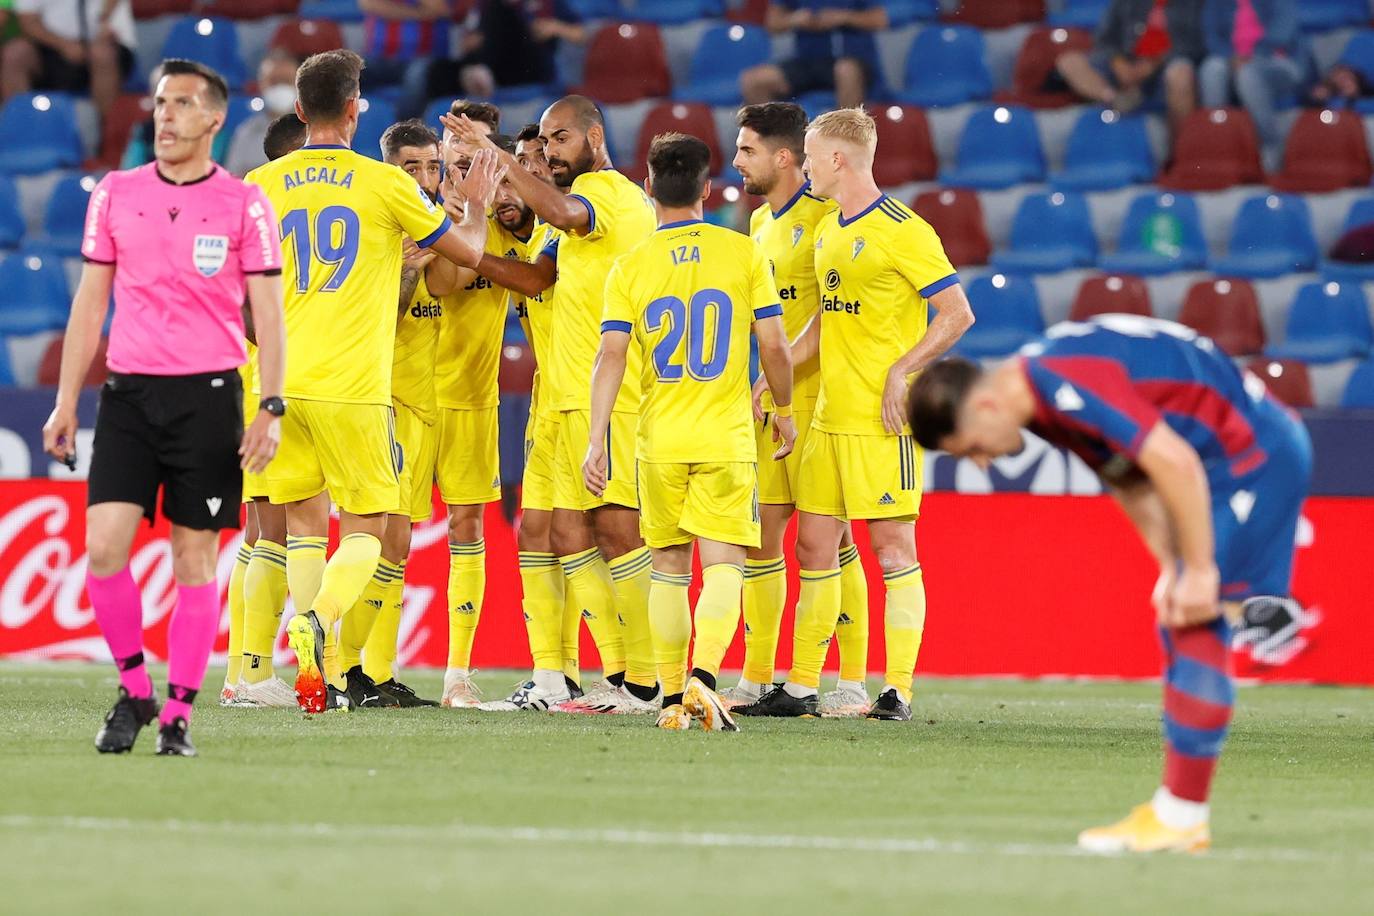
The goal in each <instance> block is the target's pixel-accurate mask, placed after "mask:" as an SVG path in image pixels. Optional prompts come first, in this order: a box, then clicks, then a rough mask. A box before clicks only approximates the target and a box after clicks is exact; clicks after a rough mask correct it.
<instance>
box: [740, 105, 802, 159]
mask: <svg viewBox="0 0 1374 916" xmlns="http://www.w3.org/2000/svg"><path fill="white" fill-rule="evenodd" d="M735 123H736V124H737V125H739V126H740V127H747V128H749V129H750V130H752V131H753V132H754V133H756V134H758V135H759V136H760V137H761V138H763V139H764V140H766V141H768V143H769V144H770V145H772V146H773V147H774V148H775V149H787V150H790V151H791V153H792V157H793V158H794V159H796V160H797V161H798V162H801V160H802V159H804V158H806V153H805V152H804V150H803V147H804V146H805V144H806V110H805V109H803V108H802V107H801V106H800V105H798V104H797V103H795V102H763V103H762V104H759V105H745V106H744V107H743V108H741V109H740V110H739V111H737V112H736V113H735Z"/></svg>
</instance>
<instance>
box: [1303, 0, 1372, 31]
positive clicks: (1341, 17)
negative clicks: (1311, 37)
mask: <svg viewBox="0 0 1374 916" xmlns="http://www.w3.org/2000/svg"><path fill="white" fill-rule="evenodd" d="M1293 5H1294V6H1295V7H1297V13H1298V22H1299V23H1300V24H1301V25H1302V27H1303V29H1305V30H1306V31H1308V32H1329V31H1331V30H1332V29H1339V28H1341V27H1342V26H1348V25H1360V24H1362V23H1366V22H1368V21H1369V4H1368V2H1367V0H1302V2H1301V3H1295V4H1293Z"/></svg>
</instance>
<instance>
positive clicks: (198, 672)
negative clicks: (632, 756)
mask: <svg viewBox="0 0 1374 916" xmlns="http://www.w3.org/2000/svg"><path fill="white" fill-rule="evenodd" d="M219 617H220V604H219V583H218V582H216V581H215V580H213V579H212V580H210V581H209V582H207V583H205V584H204V585H181V584H180V583H178V584H177V605H176V607H175V608H174V609H173V610H172V619H171V621H170V622H169V623H168V625H167V702H166V703H165V704H164V705H163V707H162V715H161V720H162V724H163V725H166V724H168V723H170V722H171V721H173V720H174V719H185V720H186V721H187V722H190V721H191V704H192V703H194V702H195V700H196V693H197V691H199V690H200V682H201V681H203V680H205V666H206V665H207V664H209V662H210V650H211V649H212V648H214V645H215V634H216V633H217V632H218V631H219Z"/></svg>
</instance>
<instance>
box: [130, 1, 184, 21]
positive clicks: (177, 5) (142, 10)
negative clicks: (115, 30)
mask: <svg viewBox="0 0 1374 916" xmlns="http://www.w3.org/2000/svg"><path fill="white" fill-rule="evenodd" d="M194 6H195V0H133V3H132V8H133V12H134V18H135V19H155V18H156V17H158V16H166V15H169V14H171V13H189V12H191V8H192V7H194Z"/></svg>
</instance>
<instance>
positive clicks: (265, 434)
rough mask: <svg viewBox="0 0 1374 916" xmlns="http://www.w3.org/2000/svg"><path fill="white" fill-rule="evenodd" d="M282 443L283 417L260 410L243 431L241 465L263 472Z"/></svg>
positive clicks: (251, 471) (240, 447)
mask: <svg viewBox="0 0 1374 916" xmlns="http://www.w3.org/2000/svg"><path fill="white" fill-rule="evenodd" d="M280 444H281V418H280V417H275V416H273V415H272V414H270V413H268V412H267V411H265V410H259V411H258V415H257V416H256V417H254V418H253V422H252V424H251V425H250V426H249V427H248V428H247V429H246V430H244V431H243V442H241V443H239V467H240V468H242V469H243V470H245V471H248V472H250V473H253V474H261V473H262V472H263V471H265V470H267V465H268V464H269V463H270V462H271V461H272V459H273V458H274V457H275V456H276V454H277V446H278V445H280Z"/></svg>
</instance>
